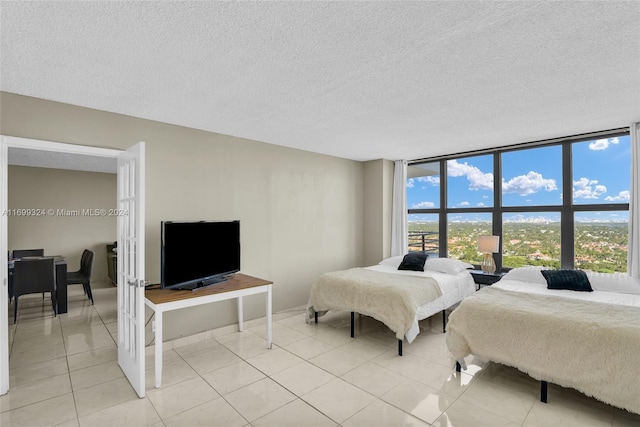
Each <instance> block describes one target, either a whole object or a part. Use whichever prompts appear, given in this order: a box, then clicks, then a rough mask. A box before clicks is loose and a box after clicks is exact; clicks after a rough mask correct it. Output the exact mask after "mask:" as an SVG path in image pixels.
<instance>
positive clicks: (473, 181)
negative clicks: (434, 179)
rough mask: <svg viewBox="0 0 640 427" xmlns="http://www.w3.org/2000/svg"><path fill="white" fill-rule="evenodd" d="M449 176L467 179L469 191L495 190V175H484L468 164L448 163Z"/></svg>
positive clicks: (453, 161) (455, 161) (451, 161)
mask: <svg viewBox="0 0 640 427" xmlns="http://www.w3.org/2000/svg"><path fill="white" fill-rule="evenodd" d="M447 174H448V175H449V176H453V177H457V176H464V177H466V178H467V179H468V180H469V190H493V174H492V173H483V172H482V171H481V170H480V169H478V168H477V167H475V166H472V165H470V164H468V163H467V162H464V163H458V161H457V160H450V161H448V162H447Z"/></svg>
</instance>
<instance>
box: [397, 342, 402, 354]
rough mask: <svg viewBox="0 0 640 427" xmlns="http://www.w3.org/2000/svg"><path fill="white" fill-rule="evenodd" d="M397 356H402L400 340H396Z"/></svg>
mask: <svg viewBox="0 0 640 427" xmlns="http://www.w3.org/2000/svg"><path fill="white" fill-rule="evenodd" d="M398 356H402V340H398Z"/></svg>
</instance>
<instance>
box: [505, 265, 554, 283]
mask: <svg viewBox="0 0 640 427" xmlns="http://www.w3.org/2000/svg"><path fill="white" fill-rule="evenodd" d="M542 270H549V267H540V266H533V265H530V266H527V267H518V268H513V269H511V270H510V271H509V272H508V273H507V274H505V275H504V276H502V280H519V281H521V282H530V283H539V284H541V285H545V286H547V279H545V278H544V276H543V275H542V273H541V271H542Z"/></svg>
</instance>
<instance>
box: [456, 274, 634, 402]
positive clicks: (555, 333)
mask: <svg viewBox="0 0 640 427" xmlns="http://www.w3.org/2000/svg"><path fill="white" fill-rule="evenodd" d="M587 277H588V278H589V281H590V282H591V285H592V288H593V292H576V291H573V290H552V289H547V282H546V280H545V279H544V277H543V276H542V274H541V273H540V269H539V268H538V269H536V268H524V269H515V270H512V272H510V273H508V274H507V275H505V276H504V278H503V279H502V280H500V281H499V282H497V283H496V284H494V285H493V286H491V287H486V288H483V289H482V290H480V291H479V292H477V293H476V294H475V295H473V296H471V297H469V298H467V299H465V300H464V301H463V302H462V303H461V304H460V305H459V306H458V307H457V308H456V309H455V310H454V311H453V312H452V313H451V315H450V316H449V323H448V325H447V345H448V347H449V351H450V352H451V354H452V356H453V359H455V360H456V361H458V362H459V363H461V364H462V365H464V357H466V356H467V355H470V354H473V355H475V356H478V357H479V358H481V359H484V360H487V361H493V362H497V363H501V364H504V365H508V366H512V367H515V368H517V369H519V370H520V371H522V372H525V373H527V374H528V375H529V376H531V377H532V378H535V379H537V380H540V381H542V386H543V387H542V394H543V401H546V384H547V382H551V383H554V384H558V385H560V386H563V387H570V388H574V389H576V390H578V391H580V392H582V393H584V394H586V395H589V396H592V397H594V398H596V399H598V400H601V401H603V402H605V403H608V404H611V405H613V406H617V407H620V408H623V409H626V410H628V411H631V412H635V413H640V380H639V378H640V364H638V360H640V281H638V280H636V279H632V278H630V277H628V276H626V275H606V274H601V273H588V274H587Z"/></svg>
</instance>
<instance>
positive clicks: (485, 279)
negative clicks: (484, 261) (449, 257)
mask: <svg viewBox="0 0 640 427" xmlns="http://www.w3.org/2000/svg"><path fill="white" fill-rule="evenodd" d="M470 273H471V275H472V276H473V281H474V282H476V285H478V290H479V289H480V288H481V287H483V286H489V285H493V284H494V283H496V282H497V281H498V280H500V279H502V276H504V275H505V274H506V273H499V272H496V273H483V272H482V270H471V271H470Z"/></svg>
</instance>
